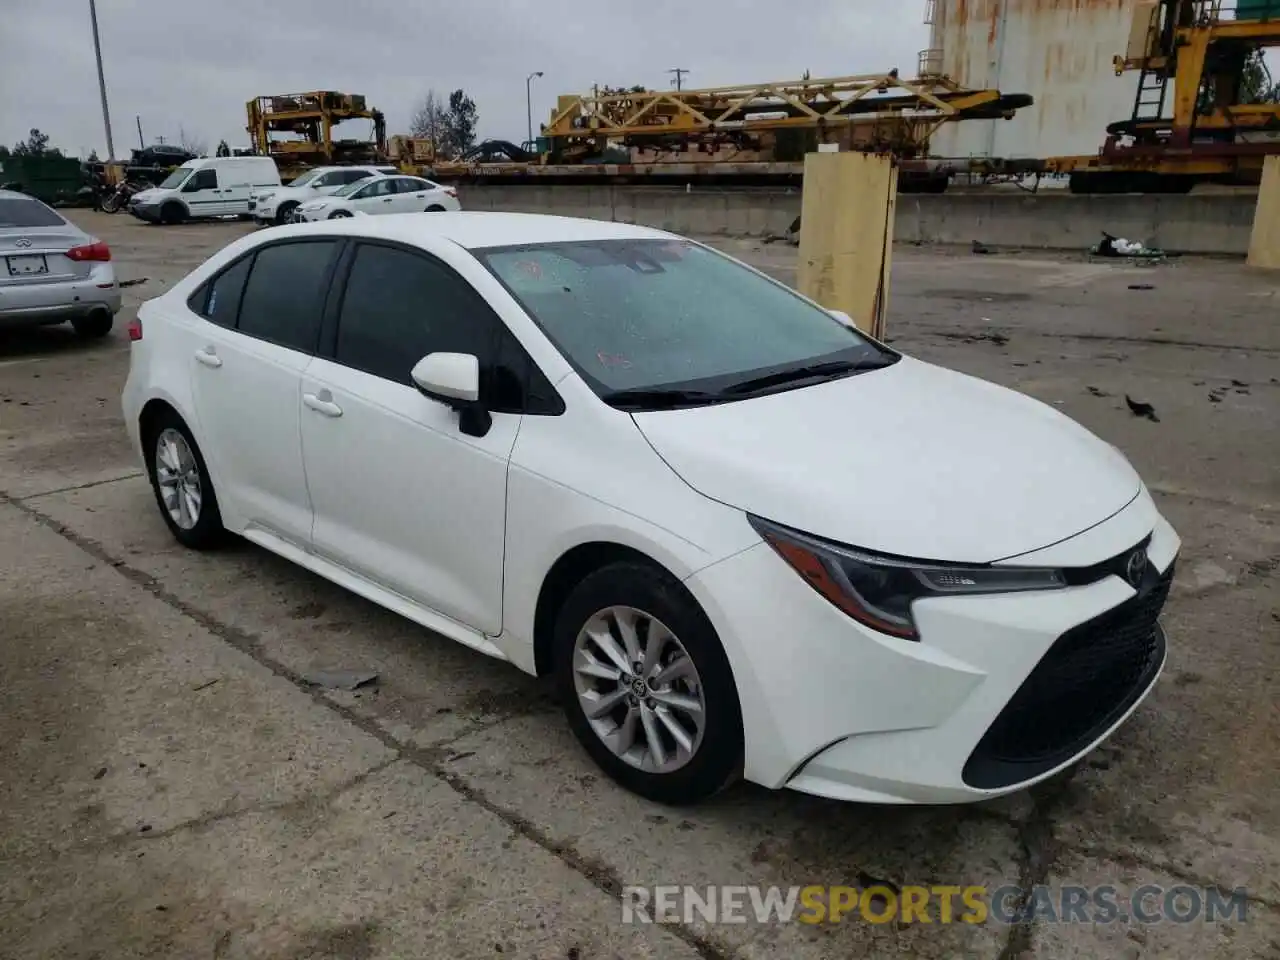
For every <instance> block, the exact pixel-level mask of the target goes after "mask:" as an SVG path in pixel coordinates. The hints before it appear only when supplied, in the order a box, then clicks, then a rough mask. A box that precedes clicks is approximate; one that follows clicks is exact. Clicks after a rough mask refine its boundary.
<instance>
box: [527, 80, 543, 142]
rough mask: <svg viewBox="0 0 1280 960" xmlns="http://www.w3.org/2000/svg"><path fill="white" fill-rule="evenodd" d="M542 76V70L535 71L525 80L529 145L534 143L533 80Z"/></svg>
mask: <svg viewBox="0 0 1280 960" xmlns="http://www.w3.org/2000/svg"><path fill="white" fill-rule="evenodd" d="M540 76H542V71H541V70H535V71H534V72H533V73H531V74H529V76H527V77H525V78H524V112H525V117H526V119H527V120H528V121H529V139H528V141H526V142H528V143H532V142H533V92H532V91H533V78H534V77H540Z"/></svg>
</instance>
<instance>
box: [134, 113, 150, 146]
mask: <svg viewBox="0 0 1280 960" xmlns="http://www.w3.org/2000/svg"><path fill="white" fill-rule="evenodd" d="M133 119H135V120H137V121H138V149H139V150H145V149H147V145H146V143H144V142H143V140H142V116H141V114H136V113H135V114H134V115H133Z"/></svg>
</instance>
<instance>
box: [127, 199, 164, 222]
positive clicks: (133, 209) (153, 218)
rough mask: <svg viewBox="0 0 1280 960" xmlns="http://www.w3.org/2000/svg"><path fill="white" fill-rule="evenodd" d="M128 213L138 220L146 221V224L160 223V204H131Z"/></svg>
mask: <svg viewBox="0 0 1280 960" xmlns="http://www.w3.org/2000/svg"><path fill="white" fill-rule="evenodd" d="M129 212H130V213H132V214H133V215H134V216H135V217H137V218H138V219H139V220H146V221H147V222H148V223H159V222H160V204H158V203H131V204H129Z"/></svg>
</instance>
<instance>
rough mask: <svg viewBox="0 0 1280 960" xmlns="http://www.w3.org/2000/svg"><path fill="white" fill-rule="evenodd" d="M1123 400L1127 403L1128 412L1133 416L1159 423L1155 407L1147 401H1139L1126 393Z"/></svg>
mask: <svg viewBox="0 0 1280 960" xmlns="http://www.w3.org/2000/svg"><path fill="white" fill-rule="evenodd" d="M1124 402H1125V403H1127V404H1128V405H1129V412H1130V413H1132V414H1133V415H1134V416H1135V417H1145V418H1146V419H1148V420H1150V421H1151V422H1152V423H1159V422H1160V418H1159V417H1158V416H1156V408H1155V407H1153V406H1152V405H1151V404H1149V403H1141V402H1139V401H1137V400H1134V399H1133V398H1132V397H1131V396H1129V395H1128V394H1127V393H1126V394H1125V395H1124Z"/></svg>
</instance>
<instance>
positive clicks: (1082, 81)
mask: <svg viewBox="0 0 1280 960" xmlns="http://www.w3.org/2000/svg"><path fill="white" fill-rule="evenodd" d="M1136 2H1137V0H927V2H926V4H925V14H924V19H925V22H926V23H927V24H928V26H929V49H928V50H926V51H924V52H923V53H921V55H920V56H921V62H922V63H927V64H930V65H931V67H932V69H933V70H935V71H937V72H940V73H943V74H945V75H947V76H949V77H951V78H952V79H953V80H954V81H955V82H956V83H959V84H963V85H964V86H966V87H969V88H974V89H983V88H987V87H995V88H999V89H1009V90H1019V91H1022V92H1024V93H1027V94H1030V95H1031V96H1032V97H1034V98H1035V109H1033V110H1026V111H1022V112H1021V113H1019V114H1018V115H1017V116H1016V117H1014V118H1013V120H1011V121H1010V122H1008V123H992V122H979V123H965V124H957V125H954V126H949V127H946V128H944V129H942V130H940V131H939V133H938V136H937V137H936V138H935V140H934V142H933V152H934V153H936V154H940V155H942V156H948V157H966V156H984V157H1006V158H1010V157H1021V158H1034V157H1049V156H1057V155H1065V154H1074V153H1092V152H1094V151H1095V150H1096V149H1097V145H1098V140H1099V138H1100V136H1101V132H1102V131H1103V130H1104V129H1105V128H1106V125H1107V124H1108V123H1110V122H1112V121H1113V120H1116V119H1118V118H1120V117H1123V116H1125V115H1126V114H1127V111H1128V109H1129V105H1130V104H1131V103H1132V102H1133V95H1134V90H1135V88H1136V80H1135V79H1134V77H1132V76H1128V75H1126V76H1124V77H1120V78H1117V77H1116V76H1115V74H1114V72H1113V71H1112V69H1111V64H1112V58H1113V57H1114V55H1115V53H1116V51H1117V49H1118V45H1122V44H1123V43H1124V38H1126V37H1127V36H1128V35H1129V27H1130V23H1131V22H1132V19H1133V8H1134V6H1135V3H1136Z"/></svg>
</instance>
